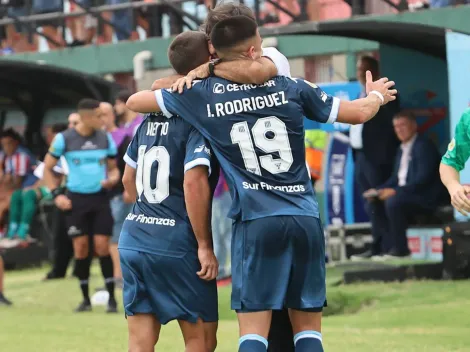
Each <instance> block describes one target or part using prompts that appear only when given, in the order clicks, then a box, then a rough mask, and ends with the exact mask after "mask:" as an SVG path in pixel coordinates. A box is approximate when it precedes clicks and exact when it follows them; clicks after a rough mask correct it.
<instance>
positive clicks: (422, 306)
mask: <svg viewBox="0 0 470 352" xmlns="http://www.w3.org/2000/svg"><path fill="white" fill-rule="evenodd" d="M95 269H96V268H95ZM45 271H46V269H42V270H25V271H19V272H7V279H6V287H7V289H6V292H7V296H8V297H9V298H10V299H12V300H13V301H14V306H13V307H0V351H13V352H16V351H18V352H33V351H34V352H38V351H54V352H56V351H57V352H62V351H64V352H65V351H67V352H69V351H77V352H78V351H80V352H82V351H87V352H105V351H113V352H115V351H126V350H127V345H126V338H127V329H126V321H125V319H124V316H123V315H122V314H119V315H114V316H109V315H106V314H105V312H104V308H96V309H95V310H94V311H93V312H92V313H85V314H81V315H77V314H73V313H72V310H73V308H74V307H75V305H76V304H77V303H78V301H79V298H80V297H79V291H78V287H77V283H76V281H75V280H73V279H66V280H61V281H55V282H40V279H41V278H42V276H43V275H44V273H45ZM329 273H330V278H329V280H328V282H329V283H332V282H334V281H336V280H335V278H338V274H339V273H338V272H337V271H335V270H330V271H329ZM101 282H102V280H101V279H100V276H99V275H98V273H97V271H96V270H95V272H94V276H93V278H92V283H91V287H92V288H93V287H98V286H101ZM229 297H230V288H223V289H220V290H219V300H220V317H221V321H220V325H219V333H218V340H219V345H218V349H217V351H221V352H228V351H230V352H232V351H236V350H237V322H236V320H235V316H234V314H233V313H232V312H230V310H229ZM328 299H329V303H330V305H331V307H330V308H329V310H327V312H326V313H327V314H333V313H336V314H335V315H330V316H328V317H326V318H325V319H324V323H323V336H324V344H325V350H326V351H328V352H343V351H348V352H354V351H358V352H359V351H360V352H364V351H400V352H404V351H406V352H413V351H417V352H418V351H419V352H422V351H425V352H434V351H436V352H437V351H442V352H450V351H470V281H462V282H407V283H403V284H399V283H396V284H361V285H352V286H336V287H333V285H330V287H329V291H328ZM340 313H341V314H340ZM343 313H344V314H343ZM156 350H157V351H165V352H173V351H175V352H176V351H178V352H180V351H183V350H184V348H183V344H182V339H181V337H180V333H179V331H178V327H177V325H175V324H169V325H168V326H167V327H164V328H163V329H162V334H161V339H160V342H159V346H158V347H157V348H156Z"/></svg>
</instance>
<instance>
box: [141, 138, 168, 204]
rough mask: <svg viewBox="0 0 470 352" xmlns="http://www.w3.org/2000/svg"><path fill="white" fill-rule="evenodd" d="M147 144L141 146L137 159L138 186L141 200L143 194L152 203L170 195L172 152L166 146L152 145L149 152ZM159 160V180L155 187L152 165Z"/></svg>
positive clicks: (156, 202)
mask: <svg viewBox="0 0 470 352" xmlns="http://www.w3.org/2000/svg"><path fill="white" fill-rule="evenodd" d="M146 150H147V146H146V145H141V146H140V147H139V154H138V155H139V156H138V159H137V175H136V187H137V194H138V196H139V201H141V200H142V195H144V196H145V199H146V200H147V202H149V203H150V204H158V203H161V202H163V201H164V200H165V199H166V198H168V196H169V195H170V183H169V178H170V154H169V153H168V150H167V149H166V148H165V147H161V146H160V147H152V148H150V149H149V150H148V151H147V152H145V151H146ZM155 162H158V169H157V180H156V184H155V188H153V187H152V182H151V179H150V177H151V175H152V166H153V164H154V163H155Z"/></svg>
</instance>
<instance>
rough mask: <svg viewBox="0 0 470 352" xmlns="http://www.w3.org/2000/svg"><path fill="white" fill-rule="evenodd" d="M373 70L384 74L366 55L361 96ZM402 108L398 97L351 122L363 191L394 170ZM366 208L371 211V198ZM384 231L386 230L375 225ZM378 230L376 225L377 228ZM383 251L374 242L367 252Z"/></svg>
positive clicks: (361, 72) (360, 65)
mask: <svg viewBox="0 0 470 352" xmlns="http://www.w3.org/2000/svg"><path fill="white" fill-rule="evenodd" d="M368 70H369V71H371V73H372V76H373V79H374V81H375V80H377V79H379V78H380V74H379V63H378V61H377V60H376V59H374V58H373V57H371V56H363V57H361V58H360V59H359V61H358V63H357V72H356V74H357V79H358V81H359V82H360V83H361V84H362V89H363V90H362V93H361V94H360V96H359V97H360V98H363V97H365V96H366V91H365V76H366V71H368ZM398 111H399V103H398V101H394V102H391V103H389V104H387V105H385V106H382V107H381V108H380V110H379V112H378V113H377V115H376V116H375V117H374V118H373V119H371V120H369V121H367V122H366V123H365V124H363V125H355V126H351V129H350V132H349V137H350V143H351V147H352V149H353V156H354V172H355V181H356V186H357V187H358V189H359V192H360V193H361V194H362V193H364V192H365V191H367V190H369V189H371V188H376V187H378V186H379V185H381V184H382V183H384V182H385V181H386V180H387V179H388V178H389V177H390V175H391V174H392V170H393V160H394V156H395V152H396V148H397V145H398V140H397V137H396V135H395V132H394V131H393V123H392V120H393V116H394V115H395V114H396V113H397V112H398ZM365 207H366V211H367V213H368V214H369V217H370V216H371V214H370V210H371V209H370V208H369V204H368V202H366V204H365ZM375 229H376V230H377V231H379V232H382V231H385V230H382V229H378V228H375ZM373 230H374V229H373ZM379 253H381V248H380V246H379V244H378V243H377V244H374V247H373V249H372V251H368V252H366V253H363V254H362V255H363V256H364V257H365V258H370V257H372V256H374V255H377V254H379Z"/></svg>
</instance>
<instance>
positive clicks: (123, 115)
mask: <svg viewBox="0 0 470 352" xmlns="http://www.w3.org/2000/svg"><path fill="white" fill-rule="evenodd" d="M131 95H132V93H131V92H129V91H127V90H124V91H121V92H120V93H119V94H118V95H117V97H116V100H115V102H114V111H115V112H116V115H117V118H118V126H119V127H120V128H125V129H127V131H128V134H129V135H130V136H134V134H135V131H136V130H137V127H139V125H140V124H141V123H142V121H143V116H142V115H140V114H138V113H136V112H134V111H131V110H129V109H128V108H127V106H126V102H127V100H128V99H129V97H130V96H131Z"/></svg>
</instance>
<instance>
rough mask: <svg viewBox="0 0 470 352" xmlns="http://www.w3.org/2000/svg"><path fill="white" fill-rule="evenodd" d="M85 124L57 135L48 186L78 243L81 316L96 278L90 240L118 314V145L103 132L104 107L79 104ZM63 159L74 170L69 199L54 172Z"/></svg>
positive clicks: (70, 173)
mask: <svg viewBox="0 0 470 352" xmlns="http://www.w3.org/2000/svg"><path fill="white" fill-rule="evenodd" d="M78 113H79V114H80V120H79V122H78V124H77V125H76V126H75V128H72V129H68V130H67V131H65V132H63V133H59V134H57V136H56V137H55V138H54V141H53V142H52V144H51V147H50V148H49V152H48V154H47V155H46V157H45V159H44V183H45V184H46V186H47V187H48V188H49V189H50V190H51V194H52V195H53V197H54V200H55V204H56V206H57V207H58V208H60V209H61V210H63V211H65V212H66V214H65V216H66V219H65V222H66V226H67V229H68V230H67V233H68V235H69V237H71V238H72V242H73V249H74V257H75V274H76V276H77V277H78V279H79V280H80V288H81V291H82V295H83V301H82V303H80V305H79V306H78V307H77V309H76V310H75V311H76V312H85V311H90V310H91V303H90V297H89V288H88V280H89V277H90V261H89V259H88V254H89V248H88V247H89V245H88V242H89V236H88V235H89V234H91V235H93V241H94V250H95V252H96V254H97V255H98V257H99V261H100V266H101V272H102V274H103V277H104V279H105V284H106V289H107V290H108V293H109V300H108V309H107V312H108V313H115V312H117V303H116V299H115V297H114V278H113V262H112V260H111V256H110V255H109V239H110V236H111V234H112V227H113V218H112V215H111V209H110V205H109V197H108V194H107V190H109V189H111V188H113V187H114V186H115V185H116V184H117V183H118V182H119V181H120V175H119V170H118V168H117V166H116V160H115V157H116V145H115V144H114V141H113V139H112V137H111V135H110V134H109V133H106V132H104V131H102V130H101V128H102V121H101V109H100V102H99V101H96V100H92V99H83V100H81V101H80V102H79V104H78ZM61 156H64V157H65V160H66V162H67V165H68V169H69V170H68V177H67V184H66V187H67V193H66V194H63V189H62V188H57V184H56V182H55V178H54V174H53V168H54V166H56V164H57V161H58V160H59V158H60V157H61Z"/></svg>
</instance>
